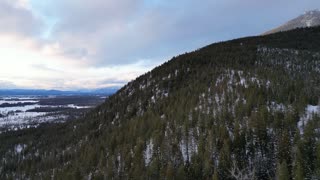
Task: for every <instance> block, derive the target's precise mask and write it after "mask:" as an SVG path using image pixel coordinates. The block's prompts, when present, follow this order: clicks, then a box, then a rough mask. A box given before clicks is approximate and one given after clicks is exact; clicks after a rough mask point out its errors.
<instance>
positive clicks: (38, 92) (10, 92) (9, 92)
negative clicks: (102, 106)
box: [0, 87, 119, 96]
mask: <svg viewBox="0 0 320 180" xmlns="http://www.w3.org/2000/svg"><path fill="white" fill-rule="evenodd" d="M118 89H119V88H116V87H110V88H103V89H90V90H78V91H60V90H43V89H0V96H17V95H18V96H20V95H23V96H49V95H56V96H59V95H110V94H113V93H115V92H116V91H117V90H118Z"/></svg>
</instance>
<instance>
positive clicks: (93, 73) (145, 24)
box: [0, 0, 320, 89]
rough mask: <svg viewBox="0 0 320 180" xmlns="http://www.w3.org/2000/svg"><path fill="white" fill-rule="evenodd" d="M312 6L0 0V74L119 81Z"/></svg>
mask: <svg viewBox="0 0 320 180" xmlns="http://www.w3.org/2000/svg"><path fill="white" fill-rule="evenodd" d="M315 7H320V1H319V0H306V1H301V0H269V1H256V0H202V1H194V0H175V1H169V0H117V1H114V0H90V1H88V0H41V1H39V0H16V1H12V0H1V1H0V27H6V28H1V29H0V57H1V59H0V65H1V67H2V68H3V70H2V71H0V77H5V78H6V79H9V80H10V82H14V83H15V84H16V85H17V86H28V87H41V88H59V89H72V88H95V87H103V86H111V85H115V84H116V85H119V84H122V85H123V84H124V83H125V82H128V81H130V80H132V79H134V78H135V77H136V76H138V75H140V74H143V73H144V72H146V71H148V70H150V69H151V68H153V67H155V66H156V65H159V64H161V63H162V62H164V61H166V60H168V59H170V57H172V56H176V55H178V54H181V53H184V52H186V51H191V50H194V49H197V48H200V47H202V46H204V45H207V44H210V43H213V42H216V41H222V40H228V39H232V38H237V37H241V36H248V35H257V34H260V33H262V32H265V31H266V30H269V29H272V28H274V27H276V26H278V25H280V24H281V23H283V22H285V21H287V20H289V19H291V18H294V17H295V16H298V15H299V14H301V13H302V12H303V11H305V10H309V9H314V8H315Z"/></svg>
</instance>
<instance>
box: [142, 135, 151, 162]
mask: <svg viewBox="0 0 320 180" xmlns="http://www.w3.org/2000/svg"><path fill="white" fill-rule="evenodd" d="M152 153H153V142H152V140H150V141H149V143H148V144H147V148H146V150H145V151H144V162H145V164H149V163H150V161H151V158H152Z"/></svg>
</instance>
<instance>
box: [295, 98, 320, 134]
mask: <svg viewBox="0 0 320 180" xmlns="http://www.w3.org/2000/svg"><path fill="white" fill-rule="evenodd" d="M314 115H320V105H317V106H313V105H310V104H309V105H307V107H306V109H305V114H304V115H303V116H302V117H301V118H300V121H299V122H298V128H299V130H300V133H301V134H303V129H304V126H305V125H306V124H307V123H308V121H309V120H310V119H311V118H312V117H313V116H314Z"/></svg>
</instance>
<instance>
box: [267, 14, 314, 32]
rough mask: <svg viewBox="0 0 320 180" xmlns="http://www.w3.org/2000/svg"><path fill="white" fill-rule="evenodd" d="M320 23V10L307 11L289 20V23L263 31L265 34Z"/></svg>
mask: <svg viewBox="0 0 320 180" xmlns="http://www.w3.org/2000/svg"><path fill="white" fill-rule="evenodd" d="M319 25H320V10H313V11H307V12H305V13H304V14H303V15H300V16H299V17H297V18H295V19H292V20H290V21H288V22H287V23H285V24H283V25H281V26H279V27H277V28H275V29H272V30H270V31H267V32H265V33H263V35H267V34H272V33H276V32H281V31H288V30H292V29H296V28H302V27H314V26H319Z"/></svg>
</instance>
